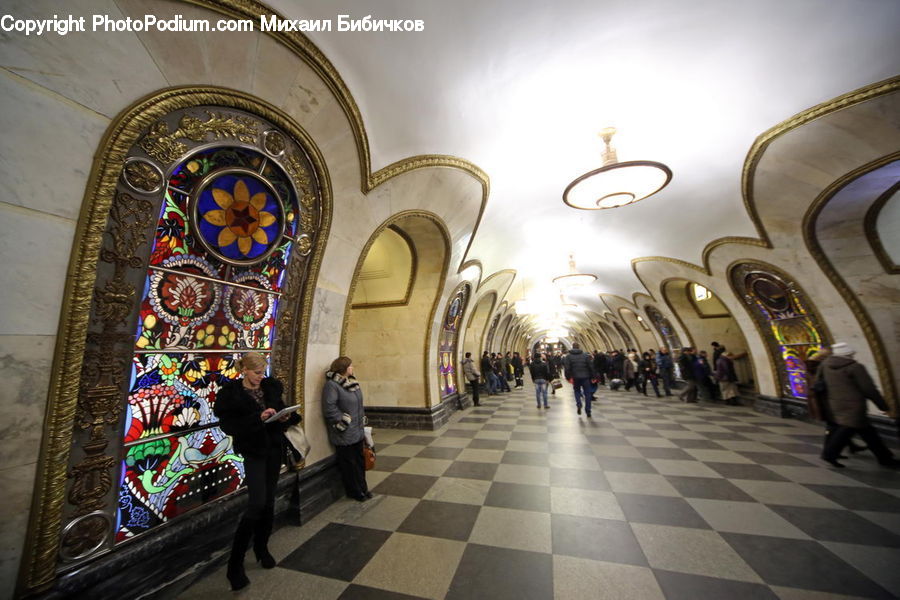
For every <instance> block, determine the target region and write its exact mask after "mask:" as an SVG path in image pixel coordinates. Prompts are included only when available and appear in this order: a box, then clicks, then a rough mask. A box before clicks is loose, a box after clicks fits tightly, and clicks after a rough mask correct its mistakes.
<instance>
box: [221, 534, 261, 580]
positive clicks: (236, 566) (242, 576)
mask: <svg viewBox="0 0 900 600" xmlns="http://www.w3.org/2000/svg"><path fill="white" fill-rule="evenodd" d="M255 527H256V522H255V521H253V520H251V519H247V518H243V519H241V521H240V522H239V523H238V526H237V531H235V532H234V542H233V543H232V545H231V556H230V557H229V558H228V571H227V572H226V574H225V576H226V577H227V578H228V582H229V583H231V589H232V590H233V591H237V590H242V589H244V588H245V587H247V586H248V585H250V580H249V579H248V578H247V573H245V572H244V555H245V554H246V553H247V548H248V547H249V546H250V538H251V537H253V530H254V528H255Z"/></svg>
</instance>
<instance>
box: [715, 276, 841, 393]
mask: <svg viewBox="0 0 900 600" xmlns="http://www.w3.org/2000/svg"><path fill="white" fill-rule="evenodd" d="M731 282H732V285H733V286H734V288H735V290H736V291H737V293H738V295H739V296H741V297H742V298H743V299H744V302H745V303H746V304H747V305H748V308H749V311H750V314H751V316H752V317H753V319H754V320H755V321H756V323H757V325H759V329H760V331H761V332H762V334H763V338H764V339H765V340H766V343H767V344H768V346H769V350H770V352H771V353H772V355H773V356H775V357H776V361H775V362H776V366H777V367H778V375H779V380H780V382H781V392H782V393H783V394H784V395H785V396H789V397H792V398H800V399H806V397H807V381H806V359H808V358H809V357H810V356H812V355H813V354H815V353H816V352H818V351H819V349H821V348H822V346H823V345H824V344H827V343H828V340H827V337H828V336H827V334H826V332H825V329H824V327H822V325H821V321H820V320H819V318H818V316H817V315H816V314H815V312H814V311H813V309H812V306H811V305H810V303H809V301H808V300H807V299H806V296H805V294H804V293H803V291H802V290H801V289H800V288H799V286H797V284H796V283H794V282H793V281H791V280H790V279H789V278H788V277H786V276H785V275H784V274H783V273H780V272H777V271H775V270H774V269H773V268H772V267H770V266H768V265H762V264H755V263H742V264H740V265H737V266H736V267H735V268H733V269H732V271H731Z"/></svg>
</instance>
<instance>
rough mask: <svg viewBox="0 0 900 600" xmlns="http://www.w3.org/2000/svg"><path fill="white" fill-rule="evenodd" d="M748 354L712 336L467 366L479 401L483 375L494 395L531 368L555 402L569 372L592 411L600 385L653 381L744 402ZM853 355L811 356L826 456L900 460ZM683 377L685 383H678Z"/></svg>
mask: <svg viewBox="0 0 900 600" xmlns="http://www.w3.org/2000/svg"><path fill="white" fill-rule="evenodd" d="M745 356H746V353H745V352H740V353H734V352H730V351H729V350H728V349H727V348H726V347H725V346H724V345H722V344H720V343H718V342H712V344H711V351H710V352H707V351H706V350H700V351H699V352H698V351H697V350H696V349H695V348H692V347H684V348H681V350H680V352H679V354H678V356H677V357H673V356H672V355H671V353H670V352H669V349H668V348H666V347H664V346H663V347H661V348H660V349H659V351H655V350H653V349H652V348H650V349H647V350H646V351H644V352H638V351H637V350H636V349H633V348H632V349H628V350H611V351H608V352H601V351H598V350H595V351H594V352H585V351H584V350H583V349H582V348H581V347H580V346H579V344H577V343H574V344H572V349H571V350H569V351H568V352H563V351H556V352H535V353H534V354H530V353H529V354H526V356H525V358H524V360H523V359H522V357H521V356H520V355H519V353H518V352H513V353H510V352H507V353H505V354H503V353H490V354H489V353H488V352H484V354H483V355H482V357H481V363H480V371H479V369H478V368H476V365H475V361H474V360H473V359H472V358H471V353H470V352H467V353H466V359H465V361H464V362H463V370H464V374H465V378H466V381H467V382H468V383H469V384H470V385H471V389H472V393H473V398H474V403H475V405H476V406H477V405H478V403H479V398H478V388H479V382H480V381H482V380H483V381H484V384H485V387H486V389H487V391H488V395H496V394H500V393H503V392H509V391H511V388H510V386H509V383H508V382H511V381H515V387H516V388H518V387H522V384H523V380H522V376H523V373H524V370H525V369H526V368H527V369H528V370H529V372H530V374H531V380H532V382H533V383H534V393H535V401H536V404H537V408H539V409H541V408H543V409H549V408H550V403H549V396H550V394H554V395H555V394H556V390H557V389H558V388H560V387H562V382H561V379H565V380H567V381H568V382H569V383H570V384H571V385H572V388H573V391H574V395H575V405H576V410H577V412H578V414H579V415H581V414H582V410H583V411H584V414H585V415H586V416H587V417H588V418H591V416H592V410H591V403H592V401H593V400H595V399H596V396H595V395H596V392H597V389H598V387H599V386H608V388H609V389H610V390H612V391H618V390H622V391H626V392H627V391H630V390H634V391H635V392H637V393H640V394H643V395H644V396H647V395H648V394H647V390H648V387H652V389H653V392H654V394H656V396H657V397H662V396H663V394H664V395H665V396H674V395H676V394H675V393H673V391H676V392H677V396H678V398H679V399H680V400H681V401H682V402H686V403H696V402H699V401H700V400H704V401H708V402H718V401H721V402H724V403H725V404H727V405H730V406H737V405H739V404H740V393H739V390H738V376H737V371H736V369H735V361H736V360H739V359H741V358H743V357H745ZM853 357H854V351H853V349H852V348H850V346H848V345H847V344H845V343H837V344H834V345H832V346H830V347H824V348H823V349H821V350H820V351H819V352H817V353H816V354H814V355H813V356H811V357H810V358H809V359H808V360H807V371H808V372H807V381H808V382H809V384H810V390H809V393H808V397H809V399H808V404H809V413H810V416H811V417H813V418H814V419H818V420H821V421H824V423H825V425H826V434H825V442H824V446H823V449H822V459H823V460H825V461H826V462H828V463H829V464H831V465H833V466H835V467H838V468H841V467H844V465H843V464H842V463H841V462H840V461H839V459H846V458H847V456H845V455H844V454H843V452H844V451H845V450H849V451H850V452H851V453H853V454H856V453H858V452H862V451H864V450H870V451H871V452H872V453H873V454H874V455H875V457H876V458H877V459H878V462H879V464H881V465H882V466H888V467H897V466H898V465H900V461H897V460H896V459H895V458H894V456H893V454H892V453H891V451H890V449H888V447H887V446H886V445H885V444H884V442H883V441H882V440H881V438H880V436H879V435H878V431H877V430H876V429H875V428H874V427H873V426H872V424H871V422H870V421H869V419H868V416H867V413H866V410H867V405H866V401H867V400H871V401H872V402H873V403H874V404H875V405H876V406H877V407H878V408H879V409H881V410H882V411H885V412H886V411H887V410H888V407H887V405H886V404H885V401H884V398H883V397H882V396H881V394H880V393H879V391H878V389H877V388H876V387H875V384H874V382H873V381H872V378H871V377H870V376H869V374H868V373H867V372H866V369H865V367H864V366H863V365H861V364H860V363H858V362H856V361H855V360H854V359H853ZM676 379H678V380H680V381H682V382H683V385H680V386H678V387H677V388H676ZM660 389H662V393H660ZM854 436H859V437H860V438H862V440H863V441H864V442H866V444H867V445H866V446H860V445H857V444H855V443H854V442H853V439H852V438H853V437H854Z"/></svg>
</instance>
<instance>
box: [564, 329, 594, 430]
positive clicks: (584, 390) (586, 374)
mask: <svg viewBox="0 0 900 600" xmlns="http://www.w3.org/2000/svg"><path fill="white" fill-rule="evenodd" d="M563 368H564V369H565V372H566V379H568V380H569V383H571V384H572V387H573V388H574V389H575V406H576V407H577V409H578V414H579V415H580V414H581V402H582V398H584V413H585V414H586V415H587V416H588V418H591V393H592V392H593V385H592V382H591V380H592V379H594V377H595V375H594V360H593V359H592V358H591V357H590V355H588V354H585V353H584V351H583V350H582V349H581V346H579V345H578V344H577V343H574V344H572V350H570V351H569V353H568V354H566V358H565V359H564V360H563Z"/></svg>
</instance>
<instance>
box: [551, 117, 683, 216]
mask: <svg viewBox="0 0 900 600" xmlns="http://www.w3.org/2000/svg"><path fill="white" fill-rule="evenodd" d="M615 133H616V129H615V127H607V128H606V129H604V130H602V131H601V132H600V137H601V138H602V139H603V143H604V144H606V149H605V150H604V151H603V166H602V167H600V168H599V169H594V170H593V171H588V172H587V173H585V174H584V175H582V176H581V177H579V178H578V179H576V180H575V181H573V182H572V183H570V184H569V185H568V187H566V191H564V192H563V202H565V203H566V204H568V205H569V206H571V207H572V208H581V209H584V210H601V209H604V208H617V207H619V206H625V205H626V204H632V203H634V202H637V201H638V200H643V199H644V198H647V197H649V196H652V195H653V194H655V193H656V192H658V191H660V190H661V189H663V188H664V187H666V186H667V185H668V184H669V181H671V180H672V170H671V169H669V167H667V166H666V165H664V164H662V163H658V162H654V161H650V160H632V161H626V162H619V159H618V156H617V155H616V150H615V148H613V147H612V146H611V145H610V142H611V141H612V137H613V135H615Z"/></svg>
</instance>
